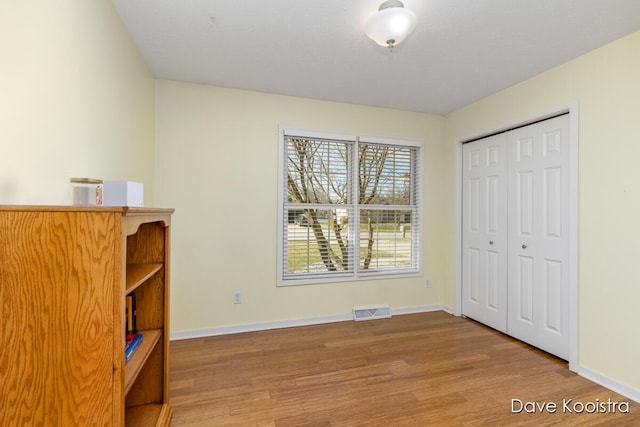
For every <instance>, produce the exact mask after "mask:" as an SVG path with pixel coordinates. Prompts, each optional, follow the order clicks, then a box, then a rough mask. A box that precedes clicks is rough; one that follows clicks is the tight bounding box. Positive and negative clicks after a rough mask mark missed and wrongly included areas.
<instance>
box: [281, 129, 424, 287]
mask: <svg viewBox="0 0 640 427" xmlns="http://www.w3.org/2000/svg"><path fill="white" fill-rule="evenodd" d="M285 136H287V137H292V136H296V137H301V138H318V139H328V140H336V141H348V142H353V143H354V145H355V148H354V149H355V150H356V153H357V152H358V151H357V150H358V144H359V143H370V144H387V145H397V146H406V147H415V148H418V153H417V159H416V164H417V167H416V171H415V173H416V177H415V179H414V182H415V185H416V189H415V197H416V199H417V200H416V206H415V211H416V212H417V213H418V219H417V227H412V229H411V233H412V234H413V237H412V242H414V243H412V244H413V250H414V251H415V255H414V257H415V262H416V265H415V268H407V269H398V270H394V271H389V270H376V269H369V270H366V271H365V270H361V269H359V268H358V265H355V266H354V271H349V272H342V271H338V272H322V273H318V274H317V275H314V274H310V273H301V276H303V277H300V278H292V277H291V276H289V277H288V278H286V279H285V278H284V276H285V271H284V258H285V254H284V252H285V251H284V243H285V238H284V233H285V221H284V220H283V218H284V206H285V198H286V190H285V188H286V187H285V182H284V175H285V168H286V167H287V165H286V161H285V156H286V145H285ZM423 156H424V144H423V142H422V141H421V140H417V139H408V138H396V137H394V138H385V137H377V136H369V135H356V134H352V133H342V132H327V131H322V130H313V129H303V128H296V127H289V126H282V125H280V126H279V129H278V191H277V195H278V200H277V204H278V208H277V211H278V216H277V227H276V229H277V239H276V241H277V246H276V258H277V260H276V262H277V278H276V284H277V286H300V285H312V284H322V283H342V282H355V281H363V280H379V279H399V278H407V277H419V276H423V254H424V251H423V247H424V235H425V234H424V227H423V223H424V210H423V181H422V180H423V168H424V161H423ZM352 179H353V183H352V185H353V187H352V188H354V191H356V190H355V189H356V188H357V185H358V176H357V173H356V174H353V176H352ZM334 206H335V205H334ZM367 206H370V207H372V208H378V207H381V208H383V209H384V208H389V207H388V206H377V205H367ZM411 206H412V205H411ZM360 209H362V208H360ZM356 211H357V213H356V217H355V218H354V222H355V221H359V217H358V216H359V209H356ZM414 228H417V230H414ZM359 250H360V248H359V245H354V253H355V255H356V257H355V258H354V259H355V260H358V259H359V257H358V253H359ZM357 262H358V261H356V263H357Z"/></svg>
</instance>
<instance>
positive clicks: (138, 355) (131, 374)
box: [124, 329, 162, 395]
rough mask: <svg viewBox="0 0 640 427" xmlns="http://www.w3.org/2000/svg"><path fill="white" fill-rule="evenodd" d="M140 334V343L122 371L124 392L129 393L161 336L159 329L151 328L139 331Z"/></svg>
mask: <svg viewBox="0 0 640 427" xmlns="http://www.w3.org/2000/svg"><path fill="white" fill-rule="evenodd" d="M140 333H141V334H142V336H143V338H142V344H140V347H139V348H138V350H136V352H135V353H134V354H133V357H132V358H131V360H130V361H129V363H127V365H126V367H125V371H124V394H125V395H126V394H127V393H129V390H130V389H131V386H132V385H133V382H134V381H135V380H136V378H137V377H138V374H139V373H140V371H141V370H142V367H143V366H144V364H145V362H146V361H147V359H148V358H149V355H150V354H151V351H152V350H153V349H154V348H155V346H156V345H157V344H158V341H160V337H161V336H162V331H161V330H160V329H152V330H149V331H140Z"/></svg>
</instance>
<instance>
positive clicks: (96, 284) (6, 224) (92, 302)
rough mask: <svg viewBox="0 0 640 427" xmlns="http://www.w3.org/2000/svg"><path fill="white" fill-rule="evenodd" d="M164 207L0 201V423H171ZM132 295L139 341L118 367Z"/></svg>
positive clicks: (168, 216) (168, 220) (168, 221)
mask: <svg viewBox="0 0 640 427" xmlns="http://www.w3.org/2000/svg"><path fill="white" fill-rule="evenodd" d="M172 213H173V210H172V209H154V208H127V207H119V208H118V207H109V208H106V207H105V208H103V207H72V206H0V248H2V250H0V298H1V300H2V306H3V307H4V309H2V318H3V327H2V328H0V348H2V355H1V356H0V382H1V383H2V384H3V389H4V390H7V391H8V392H7V393H0V420H5V421H6V420H12V422H15V423H16V425H112V426H122V425H125V426H128V427H130V426H145V425H153V426H168V425H169V423H170V419H171V405H170V402H169V394H168V367H169V353H168V350H169V344H168V337H169V277H170V276H169V273H170V271H169V266H170V256H169V255H170V243H169V241H170V228H171V227H170V225H171V215H172ZM132 292H135V294H136V307H137V316H136V319H137V325H138V329H139V330H140V331H141V332H142V334H143V341H142V343H141V345H140V347H139V348H138V349H137V350H136V352H135V353H134V355H133V357H132V358H131V360H130V361H129V363H125V355H124V350H125V323H126V319H125V300H126V296H127V295H128V294H130V293H132ZM34 379H37V381H35V380H34Z"/></svg>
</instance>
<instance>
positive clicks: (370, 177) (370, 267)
mask: <svg viewBox="0 0 640 427" xmlns="http://www.w3.org/2000/svg"><path fill="white" fill-rule="evenodd" d="M420 146H421V144H420V143H419V142H417V141H395V140H393V141H392V140H383V139H380V138H368V137H361V136H355V135H335V134H322V133H317V132H309V131H300V130H295V129H281V130H280V148H281V150H280V154H281V155H280V180H279V186H280V188H279V201H278V203H279V227H278V231H279V236H278V251H279V256H278V284H279V285H298V284H309V283H320V282H338V281H348V280H362V279H367V278H374V277H389V276H408V275H418V274H420V271H421V262H420V259H421V257H420V250H419V249H420V247H421V232H420V228H421V227H420V226H421V212H422V209H421V200H420V194H421V190H420V175H421V174H420V172H421V171H420V165H421V161H420V158H421V153H420Z"/></svg>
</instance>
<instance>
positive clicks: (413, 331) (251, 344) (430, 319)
mask: <svg viewBox="0 0 640 427" xmlns="http://www.w3.org/2000/svg"><path fill="white" fill-rule="evenodd" d="M170 396H171V400H172V404H173V408H174V415H173V421H172V426H278V427H281V426H484V425H487V426H510V425H528V426H540V425H550V424H561V425H563V426H564V425H576V426H577V425H581V426H583V425H603V426H634V425H635V426H637V425H640V404H638V403H634V402H633V401H630V400H629V399H627V398H624V397H622V396H620V395H618V394H616V393H613V392H612V391H610V390H608V389H606V388H603V387H600V386H598V385H596V384H594V383H592V382H590V381H588V380H586V379H584V378H581V377H579V376H578V375H576V374H574V373H572V372H570V371H569V370H568V369H567V364H566V362H564V361H562V360H559V359H556V358H554V357H552V356H550V355H548V354H546V353H544V352H541V351H539V350H536V349H534V348H532V347H529V346H527V345H526V344H523V343H521V342H519V341H516V340H513V339H511V338H509V337H506V336H504V335H502V334H500V333H498V332H495V331H493V330H492V329H489V328H487V327H484V326H482V325H480V324H478V323H475V322H473V321H471V320H468V319H462V318H457V317H454V316H451V315H449V314H447V313H444V312H433V313H423V314H415V315H404V316H395V317H393V318H391V319H382V320H374V321H366V322H340V323H332V324H326V325H318V326H307V327H299V328H290V329H281V330H275V331H264V332H252V333H245V334H237V335H226V336H220V337H210V338H201V339H193V340H184V341H173V342H172V343H171V367H170ZM512 399H518V400H519V401H521V402H522V404H520V403H518V401H515V404H513V402H512ZM569 399H571V400H570V401H569ZM567 401H569V402H568V405H567V406H566V407H565V406H564V403H565V402H567ZM526 402H534V403H531V404H526ZM549 402H553V403H555V404H556V405H557V408H556V411H555V413H550V412H548V411H546V410H545V411H544V412H541V411H540V409H539V407H536V408H535V410H536V411H537V413H536V414H530V413H526V412H525V410H523V411H522V412H521V413H512V409H513V410H518V409H521V408H523V407H524V406H525V404H526V408H527V409H530V410H531V409H533V408H532V407H531V406H533V405H536V404H537V405H545V403H549ZM625 403H626V404H627V405H628V406H625ZM614 404H617V405H614ZM512 405H513V408H512ZM567 407H568V409H569V410H567V409H566V408H567ZM547 408H548V407H547ZM605 409H606V412H605V413H598V412H596V413H587V411H591V412H593V411H594V410H596V411H601V410H605ZM627 410H628V413H624V412H626V411H627ZM579 412H581V413H579Z"/></svg>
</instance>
